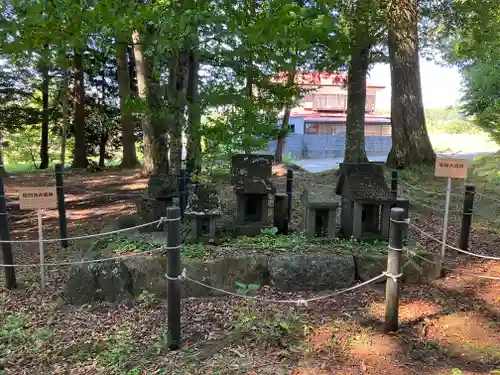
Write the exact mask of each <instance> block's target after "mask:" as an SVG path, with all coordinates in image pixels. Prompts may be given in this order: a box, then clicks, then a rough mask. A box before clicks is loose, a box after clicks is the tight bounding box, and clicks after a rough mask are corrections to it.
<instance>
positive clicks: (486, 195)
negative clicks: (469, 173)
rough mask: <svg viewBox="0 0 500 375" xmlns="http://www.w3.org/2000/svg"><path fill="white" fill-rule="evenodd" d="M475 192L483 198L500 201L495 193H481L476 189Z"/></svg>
mask: <svg viewBox="0 0 500 375" xmlns="http://www.w3.org/2000/svg"><path fill="white" fill-rule="evenodd" d="M475 194H476V195H478V196H480V197H483V198H486V199H489V200H492V201H494V202H497V203H500V199H498V198H496V197H494V196H493V195H488V194H483V193H480V192H478V191H476V192H475Z"/></svg>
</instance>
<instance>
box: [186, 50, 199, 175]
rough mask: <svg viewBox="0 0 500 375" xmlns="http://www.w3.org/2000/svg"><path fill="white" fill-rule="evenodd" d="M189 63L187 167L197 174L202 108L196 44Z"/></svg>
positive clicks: (191, 172)
mask: <svg viewBox="0 0 500 375" xmlns="http://www.w3.org/2000/svg"><path fill="white" fill-rule="evenodd" d="M188 63H189V73H188V83H187V89H186V101H187V105H188V128H187V145H186V149H187V156H186V158H187V160H186V169H187V170H188V172H189V173H190V174H196V173H199V172H201V135H200V126H201V108H200V94H199V77H198V70H199V68H200V63H199V59H198V50H197V45H196V44H195V46H194V47H193V48H192V49H191V51H190V52H189V62H188Z"/></svg>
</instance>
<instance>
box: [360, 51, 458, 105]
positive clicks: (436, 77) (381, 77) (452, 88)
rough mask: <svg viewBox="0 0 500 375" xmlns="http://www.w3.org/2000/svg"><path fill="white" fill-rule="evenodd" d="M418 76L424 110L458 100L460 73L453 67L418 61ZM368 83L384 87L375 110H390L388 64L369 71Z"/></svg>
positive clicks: (422, 60)
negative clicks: (419, 76) (420, 83)
mask: <svg viewBox="0 0 500 375" xmlns="http://www.w3.org/2000/svg"><path fill="white" fill-rule="evenodd" d="M420 75H421V78H420V79H421V81H422V96H423V100H424V107H425V108H445V107H448V106H451V105H454V104H457V102H458V101H459V99H460V96H461V91H460V90H461V89H460V80H461V78H460V73H459V72H458V69H456V68H454V67H443V66H439V65H437V64H435V63H434V62H433V61H427V60H425V59H423V58H421V59H420ZM368 82H369V83H370V84H374V85H381V86H386V88H385V89H383V90H381V91H379V92H378V93H377V99H376V109H377V110H386V109H390V108H391V86H390V85H391V72H390V69H389V64H377V65H375V66H374V67H373V68H372V69H371V71H370V75H369V78H368Z"/></svg>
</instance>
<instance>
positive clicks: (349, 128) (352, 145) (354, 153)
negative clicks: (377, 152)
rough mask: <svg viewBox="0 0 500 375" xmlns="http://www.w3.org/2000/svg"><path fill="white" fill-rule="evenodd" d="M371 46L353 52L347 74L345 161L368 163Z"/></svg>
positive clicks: (361, 47)
mask: <svg viewBox="0 0 500 375" xmlns="http://www.w3.org/2000/svg"><path fill="white" fill-rule="evenodd" d="M369 63H370V46H359V49H356V50H355V51H353V53H352V54H351V60H350V61H349V71H348V76H347V117H346V140H345V153H344V162H346V163H367V162H368V158H367V156H366V150H365V105H366V76H367V74H368V67H369Z"/></svg>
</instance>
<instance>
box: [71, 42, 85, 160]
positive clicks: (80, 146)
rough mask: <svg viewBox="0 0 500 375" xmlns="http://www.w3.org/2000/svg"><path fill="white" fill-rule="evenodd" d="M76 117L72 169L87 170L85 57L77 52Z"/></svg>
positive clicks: (75, 61)
mask: <svg viewBox="0 0 500 375" xmlns="http://www.w3.org/2000/svg"><path fill="white" fill-rule="evenodd" d="M74 63H75V85H74V87H75V115H74V116H75V117H74V121H73V125H74V128H75V129H74V134H75V154H74V156H73V164H72V168H86V167H87V165H88V160H87V150H86V148H85V86H84V82H83V77H84V69H83V56H82V55H81V54H80V53H78V52H76V51H75V57H74Z"/></svg>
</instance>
